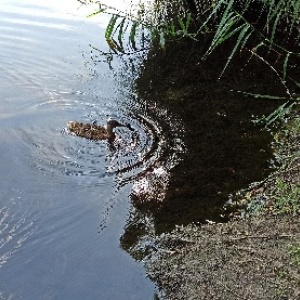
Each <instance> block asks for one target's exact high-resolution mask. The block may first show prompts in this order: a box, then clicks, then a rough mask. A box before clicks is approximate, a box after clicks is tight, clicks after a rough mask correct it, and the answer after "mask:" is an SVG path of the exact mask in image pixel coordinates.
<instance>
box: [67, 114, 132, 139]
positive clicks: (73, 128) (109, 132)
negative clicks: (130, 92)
mask: <svg viewBox="0 0 300 300" xmlns="http://www.w3.org/2000/svg"><path fill="white" fill-rule="evenodd" d="M67 126H68V129H69V131H70V132H71V133H72V134H74V135H76V136H79V137H83V138H86V139H89V140H94V141H101V140H108V141H110V142H113V141H114V140H115V138H116V134H115V132H114V128H116V127H128V128H130V129H131V127H130V125H122V124H120V123H119V122H118V121H116V120H112V119H110V120H108V121H107V126H106V127H104V126H98V125H95V124H93V123H92V124H90V123H81V122H77V121H69V122H67Z"/></svg>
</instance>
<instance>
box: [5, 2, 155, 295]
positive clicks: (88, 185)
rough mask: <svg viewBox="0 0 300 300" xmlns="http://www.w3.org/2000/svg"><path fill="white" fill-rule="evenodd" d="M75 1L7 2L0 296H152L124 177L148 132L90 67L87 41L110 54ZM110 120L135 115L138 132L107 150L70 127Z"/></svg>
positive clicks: (112, 83)
mask: <svg viewBox="0 0 300 300" xmlns="http://www.w3.org/2000/svg"><path fill="white" fill-rule="evenodd" d="M74 2H76V1H71V0H70V1H64V3H60V2H59V3H58V1H51V5H50V2H48V4H49V5H50V7H49V6H47V4H46V1H45V5H44V3H42V4H41V3H40V2H39V3H37V1H34V0H32V1H26V3H25V2H24V1H21V0H17V1H2V2H1V5H0V6H1V9H0V11H1V12H0V16H1V18H0V28H1V32H2V33H3V34H0V36H1V39H0V49H1V50H0V70H1V81H0V90H1V104H0V110H1V115H0V127H1V131H0V139H1V144H0V148H1V149H0V150H1V151H0V152H1V155H0V165H1V172H0V190H1V197H0V277H1V282H0V298H1V297H4V298H9V299H14V300H18V299H40V298H41V297H44V298H47V299H56V298H60V299H74V298H78V299H99V297H100V298H101V299H152V298H153V294H154V292H155V287H154V285H153V284H152V283H151V282H150V281H149V280H148V279H146V278H145V276H144V270H143V267H142V266H141V265H140V264H136V263H135V262H133V261H132V259H130V258H129V257H128V254H127V253H125V252H124V251H123V250H122V249H120V247H119V236H120V234H121V232H122V229H123V226H124V224H125V222H126V219H127V212H128V206H129V200H128V195H129V193H130V187H129V185H126V184H123V185H122V184H121V183H122V182H126V180H127V179H128V178H129V177H130V176H132V174H131V173H130V174H129V173H127V171H126V170H125V171H123V172H122V170H123V169H124V168H125V169H126V168H127V167H128V166H131V165H134V164H139V161H140V157H139V156H138V155H137V153H136V152H135V149H142V148H144V145H142V143H141V142H140V141H141V140H145V139H146V138H145V135H146V133H144V132H143V131H142V130H140V129H139V126H138V122H136V121H135V118H131V117H129V114H128V111H127V110H126V109H125V105H120V103H125V102H126V98H124V97H123V96H122V95H121V94H120V92H119V91H118V87H117V86H116V81H117V80H118V77H114V75H113V74H112V73H111V72H110V70H109V67H108V66H107V64H106V63H100V62H98V63H97V64H95V63H94V62H93V56H92V53H91V49H92V48H91V46H90V45H89V44H93V45H94V46H95V47H97V48H105V47H107V45H106V44H105V42H101V41H100V39H99V36H104V31H103V29H102V28H101V26H98V25H97V23H96V22H97V21H96V20H95V21H94V20H87V19H86V18H85V17H84V18H82V17H80V16H78V15H76V12H74V13H73V12H70V13H67V14H66V13H65V11H64V9H66V7H67V6H68V5H72V3H74ZM55 4H57V5H58V6H57V7H55V6H52V5H55ZM60 8H61V9H60ZM76 8H77V7H76ZM73 11H74V10H73ZM118 64H119V61H117V59H116V60H115V61H114V62H113V63H112V65H113V66H114V67H115V66H117V65H118ZM109 116H112V117H116V118H117V119H119V120H124V121H126V122H127V121H130V120H132V122H131V123H132V124H133V126H135V127H136V132H137V133H136V136H132V135H131V134H129V133H128V132H125V131H124V132H123V131H122V130H120V131H119V132H118V134H119V136H120V139H118V140H117V141H116V144H115V148H114V149H111V148H110V147H109V145H108V143H106V142H93V141H88V140H84V139H80V138H78V137H74V136H71V135H69V134H67V133H66V131H65V127H66V122H67V121H69V120H74V119H78V120H80V121H84V122H91V121H92V120H95V119H97V120H98V122H99V123H100V124H101V123H105V122H106V120H107V118H108V117H109ZM149 143H150V144H151V142H149ZM145 147H146V146H145ZM132 149H133V150H132ZM145 149H146V148H145ZM154 152H155V151H154ZM143 153H144V152H143ZM137 173H138V172H137ZM134 174H136V173H134ZM134 174H133V175H134ZM103 220H104V221H105V224H106V227H105V230H102V231H100V234H99V233H98V232H99V223H101V222H102V221H103Z"/></svg>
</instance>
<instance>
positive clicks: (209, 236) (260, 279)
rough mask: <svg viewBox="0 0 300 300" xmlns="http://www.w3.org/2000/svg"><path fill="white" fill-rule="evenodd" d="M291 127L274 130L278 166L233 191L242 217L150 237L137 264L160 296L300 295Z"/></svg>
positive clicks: (297, 164)
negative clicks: (149, 248) (242, 205)
mask: <svg viewBox="0 0 300 300" xmlns="http://www.w3.org/2000/svg"><path fill="white" fill-rule="evenodd" d="M299 129H300V120H299V119H298V118H294V119H292V120H290V121H288V122H287V124H286V125H285V126H284V128H283V129H281V130H280V131H279V132H277V133H276V134H274V144H273V145H274V148H275V151H276V155H277V157H278V160H279V161H280V163H281V167H280V168H279V169H278V170H277V171H276V172H274V173H273V174H271V175H270V176H269V177H268V178H267V179H266V180H264V181H263V182H261V183H258V184H256V185H255V186H252V187H251V188H249V189H247V190H244V191H243V192H241V193H240V197H239V198H240V201H243V202H245V199H247V202H248V208H251V213H250V210H249V209H248V214H250V215H249V216H248V217H247V218H242V219H236V220H235V221H230V222H228V223H225V224H224V223H223V224H206V225H201V226H195V225H188V226H186V227H183V226H181V227H177V228H176V229H175V230H173V231H172V232H171V233H168V234H162V235H160V236H159V237H157V240H156V251H153V253H152V254H151V255H149V256H148V257H147V258H146V260H145V266H146V269H147V271H148V274H149V276H150V278H151V279H152V280H153V281H154V282H156V283H157V285H158V286H159V287H160V288H161V299H172V300H176V299H214V300H215V299H257V300H258V299H270V300H271V299H272V300H274V299H278V300H279V299H280V300H283V299H299V298H300V271H299V264H300V226H299V225H300V218H299V216H300V214H299V207H300V206H299V199H300V197H299V195H300V193H299V188H298V187H299V184H300V176H299V175H300V171H299V170H300V161H299V157H300V148H299V146H298V141H299V132H300V130H299ZM278 183H279V184H278ZM258 199H261V201H260V203H259V205H258V204H257V203H258ZM254 206H255V208H256V209H253V207H254ZM246 211H247V209H246Z"/></svg>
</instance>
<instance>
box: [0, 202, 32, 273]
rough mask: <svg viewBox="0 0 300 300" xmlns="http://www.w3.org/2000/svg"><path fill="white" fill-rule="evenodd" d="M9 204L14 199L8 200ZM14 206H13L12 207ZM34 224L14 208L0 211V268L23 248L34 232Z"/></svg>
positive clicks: (24, 214) (24, 213)
mask: <svg viewBox="0 0 300 300" xmlns="http://www.w3.org/2000/svg"><path fill="white" fill-rule="evenodd" d="M10 200H11V201H10V202H11V203H13V202H14V199H13V198H12V199H10ZM12 206H14V205H12ZM36 229H37V227H36V224H35V222H34V221H33V220H32V219H31V217H30V215H29V214H28V213H27V212H18V211H16V209H15V207H9V206H8V207H3V208H1V209H0V268H1V267H2V266H3V265H4V264H5V263H7V262H8V261H9V259H10V258H11V257H12V256H13V255H14V254H15V253H16V252H17V251H18V250H19V249H20V248H21V247H22V246H23V244H24V243H25V242H26V240H27V239H28V238H29V237H30V236H31V235H32V234H33V233H34V232H35V231H36Z"/></svg>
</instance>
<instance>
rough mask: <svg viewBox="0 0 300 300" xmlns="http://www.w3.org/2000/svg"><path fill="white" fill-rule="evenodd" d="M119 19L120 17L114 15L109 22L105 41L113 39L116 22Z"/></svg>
mask: <svg viewBox="0 0 300 300" xmlns="http://www.w3.org/2000/svg"><path fill="white" fill-rule="evenodd" d="M118 18H119V15H116V14H113V15H112V16H111V18H110V20H109V22H108V25H107V27H106V30H105V39H106V40H108V39H110V38H111V37H112V35H113V32H114V28H115V25H116V22H117V20H118Z"/></svg>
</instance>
